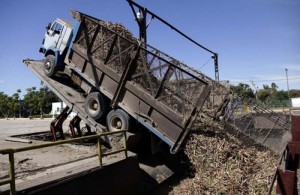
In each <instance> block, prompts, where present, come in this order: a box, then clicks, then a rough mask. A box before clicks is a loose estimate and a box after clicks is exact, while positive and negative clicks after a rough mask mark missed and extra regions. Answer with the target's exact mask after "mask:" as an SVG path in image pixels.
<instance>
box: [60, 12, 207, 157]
mask: <svg viewBox="0 0 300 195" xmlns="http://www.w3.org/2000/svg"><path fill="white" fill-rule="evenodd" d="M71 14H72V15H73V18H74V19H76V20H77V21H79V22H80V25H79V29H78V33H77V34H76V35H75V37H74V41H73V44H72V45H71V46H70V48H69V52H68V54H67V56H66V60H65V62H66V63H67V64H68V66H67V67H68V68H70V69H71V70H72V74H71V79H72V80H73V81H74V82H75V83H77V85H78V86H80V87H81V88H82V89H86V91H87V92H89V91H91V88H94V89H97V90H99V91H100V92H101V93H102V94H104V95H105V96H107V97H108V98H109V99H111V107H112V108H113V109H114V108H116V107H117V106H118V107H120V108H122V109H123V110H125V111H126V112H127V113H128V114H129V115H131V116H132V117H133V118H135V119H136V120H138V121H139V122H140V123H142V124H143V125H144V126H145V127H147V128H148V129H149V130H150V131H151V132H152V133H154V134H155V135H156V136H158V137H159V138H160V139H161V140H163V141H164V142H165V143H167V144H168V145H169V146H170V147H171V153H176V152H177V151H178V149H179V147H180V145H181V144H182V142H183V141H184V139H185V137H186V136H187V134H188V132H189V130H190V128H191V127H192V125H193V122H194V121H195V119H196V117H197V115H198V114H199V112H200V111H201V109H202V106H203V105H204V103H205V101H206V99H207V98H208V96H209V94H210V91H211V86H210V85H209V83H208V82H207V81H206V80H205V78H203V75H201V74H199V73H198V72H197V71H195V70H194V69H193V68H191V67H189V66H187V65H185V64H183V63H181V62H179V61H178V60H176V59H174V58H172V57H171V56H169V55H167V54H165V53H163V52H162V51H159V50H158V49H156V48H154V47H152V46H150V45H146V44H145V43H142V42H140V41H138V40H137V39H135V38H133V37H132V38H131V39H130V38H128V37H124V36H122V35H120V34H118V33H116V32H115V31H113V30H111V29H110V28H108V27H107V26H106V25H105V24H103V21H101V20H99V19H96V18H94V17H91V16H88V15H86V14H84V13H80V12H78V11H74V10H71ZM104 35H105V36H104ZM97 39H98V40H99V39H100V43H99V41H98V42H96V40H97ZM124 45H125V46H124ZM104 48H107V49H106V50H104ZM97 52H98V53H97ZM121 59H123V60H121ZM124 59H125V60H124ZM141 80H143V81H141ZM141 82H146V84H143V83H141ZM176 82H177V83H176ZM167 84H168V85H171V87H167ZM145 85H147V86H145ZM185 91H189V95H187V94H184V92H185ZM184 95H185V97H184ZM167 96H168V98H172V101H173V102H174V101H177V102H180V103H177V104H176V105H179V107H180V109H181V110H183V111H182V112H178V110H177V109H174V108H173V107H171V106H173V105H167V103H166V102H165V101H164V98H166V97H167Z"/></svg>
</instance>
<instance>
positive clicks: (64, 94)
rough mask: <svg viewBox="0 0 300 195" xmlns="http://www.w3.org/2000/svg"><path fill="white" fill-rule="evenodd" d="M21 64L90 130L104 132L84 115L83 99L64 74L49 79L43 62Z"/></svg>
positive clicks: (27, 61) (31, 61)
mask: <svg viewBox="0 0 300 195" xmlns="http://www.w3.org/2000/svg"><path fill="white" fill-rule="evenodd" d="M23 62H24V63H25V64H26V65H27V67H28V68H29V69H30V70H31V71H32V72H33V73H34V74H35V75H37V76H38V78H39V79H41V81H43V83H44V84H45V85H46V86H47V87H49V89H50V90H51V91H53V92H54V93H55V94H56V95H57V96H58V97H59V98H60V99H61V100H62V101H63V102H64V103H65V104H66V105H67V106H68V107H69V108H70V109H71V110H72V112H74V113H76V114H77V116H78V117H80V118H81V120H82V121H84V122H85V124H87V125H88V126H89V127H90V128H91V129H92V130H94V131H100V132H103V131H105V130H106V127H105V126H103V125H101V124H100V123H97V122H96V121H95V120H93V119H92V118H91V117H90V116H89V115H88V114H86V112H85V110H84V100H85V97H84V96H83V93H82V92H81V91H80V89H78V88H77V87H76V86H75V85H74V84H73V83H72V81H71V80H70V78H69V76H68V75H67V74H66V73H61V74H57V75H56V76H55V77H54V78H49V77H47V76H46V75H45V74H44V70H43V61H37V60H24V61H23Z"/></svg>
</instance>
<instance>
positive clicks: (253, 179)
mask: <svg viewBox="0 0 300 195" xmlns="http://www.w3.org/2000/svg"><path fill="white" fill-rule="evenodd" d="M204 118H205V120H206V121H202V122H201V125H198V127H195V128H194V129H195V130H193V132H192V133H191V134H190V137H189V139H188V140H187V143H186V145H185V148H184V153H185V155H186V156H187V157H188V159H189V161H190V162H189V163H191V164H192V168H189V169H188V170H193V171H191V172H188V173H186V174H187V175H186V178H185V179H183V180H181V182H180V183H179V185H177V186H173V189H172V191H171V194H266V193H267V191H268V186H269V185H270V182H271V179H272V176H273V175H274V172H275V170H276V160H277V158H278V157H277V156H276V154H274V153H273V152H271V151H269V150H266V149H265V150H258V149H257V148H255V147H246V146H244V145H243V144H242V143H241V142H240V141H239V140H238V139H236V138H235V137H233V136H231V135H230V134H227V133H226V132H225V130H224V129H222V127H221V126H220V125H218V124H217V123H214V122H213V121H208V120H207V117H204ZM198 124H199V123H198Z"/></svg>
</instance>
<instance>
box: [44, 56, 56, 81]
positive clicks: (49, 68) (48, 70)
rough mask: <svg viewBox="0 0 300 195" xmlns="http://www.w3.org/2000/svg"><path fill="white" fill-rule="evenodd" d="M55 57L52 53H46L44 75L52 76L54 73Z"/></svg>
mask: <svg viewBox="0 0 300 195" xmlns="http://www.w3.org/2000/svg"><path fill="white" fill-rule="evenodd" d="M55 66H56V64H55V57H54V55H51V54H49V55H47V56H46V58H45V61H44V72H45V75H47V76H48V77H53V76H54V75H55V73H56V68H55Z"/></svg>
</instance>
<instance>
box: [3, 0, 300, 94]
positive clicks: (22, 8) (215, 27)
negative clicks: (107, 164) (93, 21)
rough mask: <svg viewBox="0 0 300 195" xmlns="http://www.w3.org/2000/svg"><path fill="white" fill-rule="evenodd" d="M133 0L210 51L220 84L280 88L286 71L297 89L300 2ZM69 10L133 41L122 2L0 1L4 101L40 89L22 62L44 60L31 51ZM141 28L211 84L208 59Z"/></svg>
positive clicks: (168, 34) (166, 32)
mask: <svg viewBox="0 0 300 195" xmlns="http://www.w3.org/2000/svg"><path fill="white" fill-rule="evenodd" d="M136 2H137V3H139V4H141V5H143V6H145V7H147V8H148V9H149V10H151V11H153V12H154V13H156V14H157V15H159V16H161V17H162V18H164V19H165V20H167V21H168V22H170V23H171V24H173V25H175V26H176V27H178V28H179V29H181V30H182V31H183V32H184V33H186V34H188V35H189V36H190V37H192V38H193V39H194V40H196V41H198V42H199V43H201V44H203V45H205V46H206V47H208V48H209V49H211V50H213V51H215V52H217V53H218V54H219V64H220V80H230V82H231V83H232V84H237V83H238V82H244V83H248V84H250V85H251V83H250V81H251V80H253V81H254V83H255V85H256V86H258V87H259V88H260V87H261V86H262V85H263V84H268V85H270V84H271V83H272V82H275V83H276V84H277V85H278V86H279V89H284V90H286V88H287V87H286V80H285V78H286V77H285V68H287V69H288V75H289V84H290V89H300V20H299V18H300V1H299V0H201V1H200V0H189V1H178V0H177V1H174V0H173V1H171V0H161V1H149V0H148V1H146V0H136ZM186 2H189V3H186ZM70 9H75V10H78V11H81V12H84V13H87V14H89V15H92V16H94V17H97V18H100V19H103V20H106V21H112V22H120V23H122V24H124V25H125V26H126V27H127V28H128V29H129V30H130V31H131V32H132V33H133V34H134V35H136V36H138V28H137V25H136V23H135V21H134V17H133V14H132V11H131V9H130V7H129V6H128V3H127V1H126V0H113V1H106V0H105V1H104V0H98V1H96V0H89V1H83V0H72V1H66V0H52V1H45V0H39V1H38V0H26V1H21V0H19V1H15V0H1V3H0V24H1V31H0V32H1V33H0V35H1V36H0V49H1V52H0V67H1V71H0V91H3V92H4V93H6V94H9V95H11V94H13V93H14V92H15V91H16V90H17V89H21V90H22V92H23V94H24V92H25V90H26V88H29V87H32V86H36V87H39V86H40V81H39V80H38V79H37V77H36V76H35V75H34V74H33V73H32V72H31V71H30V70H29V69H28V68H27V67H26V66H25V65H24V64H23V63H22V60H23V59H26V58H31V59H42V58H43V55H42V54H40V53H39V52H38V50H39V47H40V45H41V42H42V39H43V36H44V33H45V26H46V25H47V24H48V22H51V21H53V20H54V19H55V18H64V19H68V20H72V18H71V16H70V14H69V11H68V10H70ZM148 30H149V31H148V43H149V44H150V45H153V46H154V47H156V48H159V49H160V50H162V51H164V52H166V53H168V54H170V55H172V56H173V57H175V58H177V59H178V60H180V61H183V62H185V63H186V64H188V65H190V66H193V67H195V68H197V69H200V70H201V71H202V72H203V73H205V74H207V75H209V76H210V77H212V78H214V68H213V61H212V60H209V59H210V54H209V53H207V52H205V51H203V50H201V49H200V48H197V47H196V46H194V45H193V44H192V43H189V42H188V41H187V40H185V39H184V38H182V37H180V36H178V35H177V34H176V33H175V32H174V31H172V30H171V29H170V28H168V27H166V26H163V25H162V24H160V23H159V22H158V21H157V20H153V21H152V22H151V24H150V26H149V28H148ZM207 61H208V63H207V64H206V65H204V64H205V63H206V62H207ZM251 86H252V85H251Z"/></svg>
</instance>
